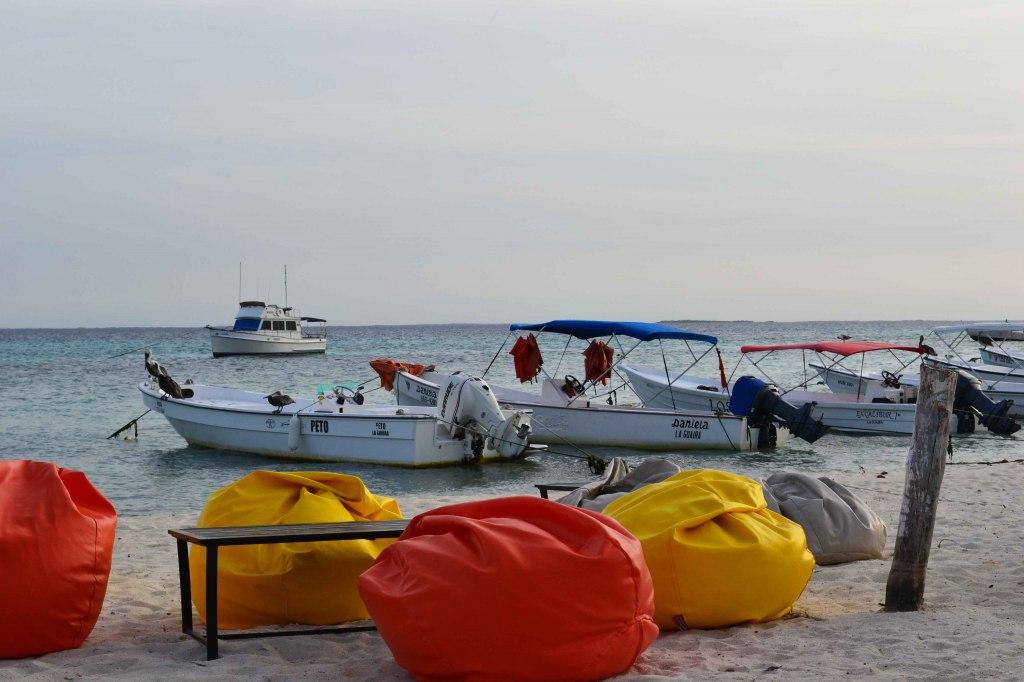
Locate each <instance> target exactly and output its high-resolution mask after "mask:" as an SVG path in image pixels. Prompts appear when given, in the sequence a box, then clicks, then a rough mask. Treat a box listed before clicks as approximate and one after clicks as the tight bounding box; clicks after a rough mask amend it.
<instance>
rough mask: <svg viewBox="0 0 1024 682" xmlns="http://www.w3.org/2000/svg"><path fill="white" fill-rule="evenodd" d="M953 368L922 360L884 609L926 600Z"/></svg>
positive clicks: (915, 606) (906, 607)
mask: <svg viewBox="0 0 1024 682" xmlns="http://www.w3.org/2000/svg"><path fill="white" fill-rule="evenodd" d="M956 377H957V374H956V372H955V371H953V370H948V369H939V368H936V367H930V366H928V365H922V367H921V385H920V389H919V392H918V395H917V416H916V420H915V422H914V439H913V441H911V443H910V452H909V453H908V455H907V480H906V482H905V483H904V484H903V507H902V509H901V510H900V527H899V531H898V532H897V534H896V548H895V551H894V552H893V557H892V568H890V569H889V581H888V582H887V583H886V586H885V610H886V611H917V610H918V609H920V608H921V603H922V602H923V601H924V579H925V569H926V568H927V566H928V553H929V552H930V551H931V546H932V531H933V530H934V529H935V511H936V509H937V507H938V504H939V488H940V487H941V486H942V474H943V473H944V472H945V469H946V449H947V447H948V444H949V417H950V415H951V414H952V412H953V398H954V395H955V393H956Z"/></svg>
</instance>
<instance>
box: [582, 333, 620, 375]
mask: <svg viewBox="0 0 1024 682" xmlns="http://www.w3.org/2000/svg"><path fill="white" fill-rule="evenodd" d="M614 358H615V350H614V349H613V348H612V347H611V346H609V345H608V344H607V343H605V342H604V341H598V340H594V341H591V342H590V345H589V346H587V349H586V350H585V351H583V369H584V371H585V372H586V375H587V381H589V382H591V383H595V384H596V383H597V382H601V383H602V384H604V385H605V386H607V385H608V378H609V376H610V375H611V373H612V361H613V359H614Z"/></svg>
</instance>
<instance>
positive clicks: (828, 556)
mask: <svg viewBox="0 0 1024 682" xmlns="http://www.w3.org/2000/svg"><path fill="white" fill-rule="evenodd" d="M762 485H763V486H764V496H765V499H766V500H767V502H768V507H769V508H770V509H772V510H774V511H777V512H779V513H780V514H782V515H783V516H785V517H786V518H788V519H790V520H792V521H795V522H796V523H799V524H800V526H801V527H802V528H803V529H804V533H806V534H807V548H808V549H810V550H811V554H813V555H814V560H815V561H817V562H818V564H820V565H822V566H825V565H828V564H842V563H846V562H848V561H862V560H864V559H880V558H882V551H883V550H884V549H885V534H886V528H885V522H884V521H882V519H881V518H879V516H878V514H876V513H875V512H873V511H872V510H871V508H870V507H868V506H867V505H866V504H864V502H863V501H862V500H861V499H860V498H859V497H857V496H856V495H854V494H853V493H851V492H850V491H849V490H847V489H846V488H845V487H844V486H842V485H840V484H839V483H836V482H835V481H833V480H832V479H831V478H815V477H813V476H808V475H807V474H800V473H795V472H779V473H775V474H772V475H771V476H769V477H768V478H767V479H765V480H764V481H762Z"/></svg>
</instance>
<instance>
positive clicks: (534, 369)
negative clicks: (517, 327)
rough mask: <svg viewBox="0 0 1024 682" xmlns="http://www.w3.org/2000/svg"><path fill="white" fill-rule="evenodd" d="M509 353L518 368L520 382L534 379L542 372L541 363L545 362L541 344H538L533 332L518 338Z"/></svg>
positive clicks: (517, 374) (517, 373)
mask: <svg viewBox="0 0 1024 682" xmlns="http://www.w3.org/2000/svg"><path fill="white" fill-rule="evenodd" d="M508 354H509V355H511V356H512V362H513V364H515V368H516V378H517V379H519V382H520V383H524V384H525V383H526V382H527V381H533V379H534V377H536V376H537V374H538V373H539V372H540V368H541V365H543V364H544V358H543V357H541V354H540V346H538V345H537V337H536V336H534V335H533V334H530V335H528V336H526V337H522V336H520V337H519V338H518V339H516V342H515V343H514V344H512V350H510V351H509V352H508Z"/></svg>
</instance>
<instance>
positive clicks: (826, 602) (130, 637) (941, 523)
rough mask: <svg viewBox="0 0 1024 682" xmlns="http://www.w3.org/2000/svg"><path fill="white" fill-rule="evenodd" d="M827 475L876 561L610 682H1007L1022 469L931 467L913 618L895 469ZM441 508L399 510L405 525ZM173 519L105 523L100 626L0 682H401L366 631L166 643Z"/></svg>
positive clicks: (172, 616) (1016, 641) (1022, 560)
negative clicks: (848, 492)
mask: <svg viewBox="0 0 1024 682" xmlns="http://www.w3.org/2000/svg"><path fill="white" fill-rule="evenodd" d="M880 473H881V472H880V471H866V472H864V473H862V474H859V475H855V476H850V475H842V476H837V477H836V478H837V480H839V481H840V482H842V483H845V484H847V485H849V486H850V487H851V488H853V489H854V490H855V492H857V493H858V495H860V496H861V497H862V498H863V499H864V500H865V501H867V502H868V504H869V505H871V506H872V508H874V509H875V510H876V511H877V512H878V513H879V514H880V515H881V516H882V518H883V519H884V520H885V521H886V523H887V524H888V526H889V541H888V550H887V558H886V560H882V561H863V562H857V563H853V564H846V565H842V566H828V567H818V568H817V569H816V570H815V573H814V576H813V578H812V579H811V582H810V585H809V586H808V588H807V590H806V592H805V593H804V595H803V597H802V598H801V599H800V601H799V602H798V604H797V607H796V609H795V611H794V613H793V615H792V616H791V617H789V618H786V619H783V620H779V621H776V622H773V623H767V624H760V625H745V626H740V627H733V628H729V629H725V630H716V631H689V632H675V633H663V634H662V635H661V637H660V638H659V639H658V640H657V641H656V642H655V643H654V644H653V645H652V646H651V647H650V649H648V650H647V651H646V652H645V653H644V654H643V655H642V656H641V657H640V659H639V660H638V661H637V663H636V664H635V666H634V667H633V668H632V669H631V670H630V671H629V672H628V673H627V674H625V675H623V676H621V677H620V678H619V679H623V680H645V679H655V678H691V677H692V678H694V679H706V678H726V679H758V678H773V677H774V678H778V679H793V678H825V677H835V676H846V675H848V676H851V677H863V676H867V675H872V676H877V677H889V678H907V677H917V678H935V677H943V678H982V677H985V678H1000V679H1012V678H1019V677H1020V674H1021V672H1020V665H1021V649H1022V646H1024V525H1022V524H1021V518H1022V516H1024V501H1022V496H1021V494H1020V491H1021V489H1022V488H1024V464H1021V463H1007V464H994V465H982V464H954V465H952V466H949V467H947V470H946V476H945V480H944V483H943V489H942V503H941V505H940V508H939V518H938V522H937V527H936V531H935V538H934V542H933V547H932V557H931V563H930V566H929V573H928V584H927V590H926V600H927V608H926V609H925V610H924V611H921V612H918V613H908V614H887V613H882V612H881V611H880V602H881V601H882V600H883V598H884V593H885V580H886V576H887V575H888V570H889V560H888V555H889V554H890V553H891V551H892V545H893V540H894V538H895V535H896V527H897V522H898V515H899V505H900V496H901V493H902V486H903V473H902V471H890V472H888V473H887V474H886V475H885V476H884V477H882V478H879V477H878V475H879V474H880ZM455 499H456V498H445V499H438V498H434V499H416V498H410V499H406V500H402V501H401V502H402V506H403V509H404V510H405V511H406V513H407V514H414V513H417V512H420V511H423V510H425V509H428V508H430V507H433V506H437V505H439V504H444V503H447V502H451V501H455ZM193 521H194V518H189V517H185V516H182V515H168V516H144V517H127V518H122V519H121V520H120V525H119V528H118V541H117V544H116V548H115V558H114V567H113V571H112V575H111V578H110V586H109V589H108V592H107V598H106V603H105V605H104V609H103V615H102V616H101V617H100V620H99V622H98V623H97V625H96V628H95V630H94V631H93V633H92V635H91V636H90V638H89V639H88V641H87V642H86V643H85V645H84V646H83V647H82V648H81V649H78V650H74V651H66V652H61V653H56V654H51V655H48V656H42V657H39V658H33V659H24V660H16V661H2V662H0V679H3V680H14V679H19V680H21V679H24V680H72V679H86V678H104V679H155V678H160V679H165V680H167V679H192V678H203V679H206V678H217V679H247V680H253V679H260V680H264V679H266V680H276V679H282V680H283V679H296V678H298V679H353V680H370V679H375V680H380V679H396V680H401V679H408V677H407V675H406V674H405V673H404V671H403V670H402V669H401V668H400V667H398V665H396V664H395V663H394V661H393V660H392V657H391V655H390V652H389V651H388V648H387V646H386V645H385V644H384V642H383V641H382V640H381V639H380V637H378V636H377V635H376V634H375V633H359V634H354V635H345V636H339V635H323V636H316V637H284V638H269V639H257V640H240V641H233V642H227V643H223V644H222V648H221V652H222V657H221V658H220V659H219V660H217V661H210V662H208V661H206V660H205V656H204V651H203V648H202V647H201V646H200V645H199V644H198V643H196V642H195V641H193V640H191V639H189V638H187V637H185V636H184V635H182V634H181V633H180V631H179V614H178V578H177V573H176V568H175V566H176V562H175V552H174V543H173V542H172V541H171V539H170V538H169V537H168V535H167V533H166V529H167V528H170V527H180V526H186V525H190V524H191V523H192V522H193Z"/></svg>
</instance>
